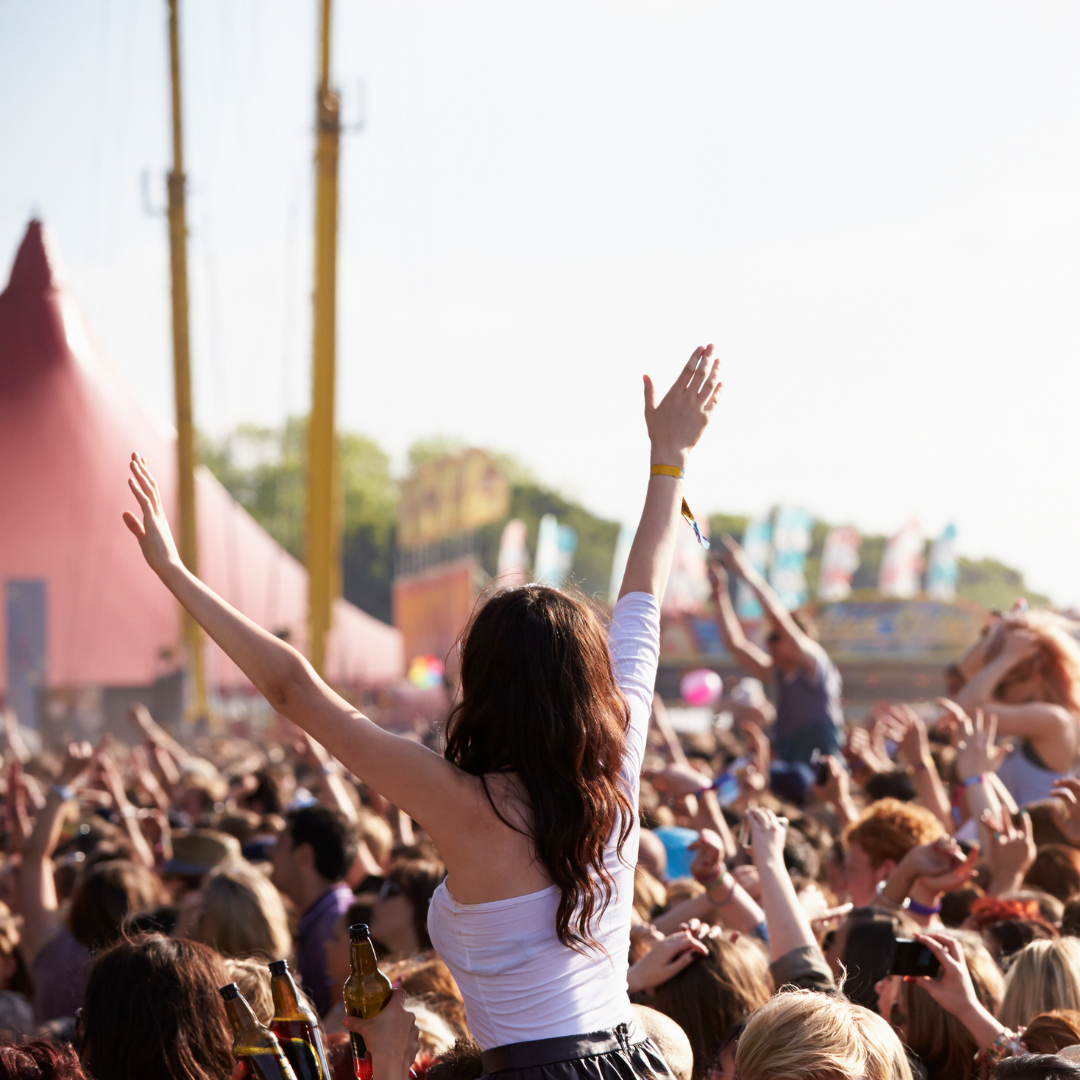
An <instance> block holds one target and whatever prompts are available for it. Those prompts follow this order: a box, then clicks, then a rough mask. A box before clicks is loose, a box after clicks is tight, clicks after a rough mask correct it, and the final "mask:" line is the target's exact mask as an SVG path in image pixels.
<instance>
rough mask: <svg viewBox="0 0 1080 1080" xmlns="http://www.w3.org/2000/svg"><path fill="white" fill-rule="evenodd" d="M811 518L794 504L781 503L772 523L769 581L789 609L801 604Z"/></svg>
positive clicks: (804, 596)
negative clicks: (774, 521) (785, 504)
mask: <svg viewBox="0 0 1080 1080" xmlns="http://www.w3.org/2000/svg"><path fill="white" fill-rule="evenodd" d="M813 524H814V519H813V518H812V517H811V516H810V515H809V514H808V513H807V512H806V511H805V510H800V509H799V508H798V507H796V506H781V507H780V508H779V509H778V510H777V511H776V524H775V525H774V526H773V557H772V566H771V567H770V569H769V584H770V585H771V586H772V587H773V589H774V590H775V591H776V594H777V596H779V597H780V602H781V603H782V604H783V605H784V607H786V608H787V609H788V610H789V611H791V610H792V609H793V608H797V607H802V605H803V604H805V603H806V601H807V600H808V599H809V596H808V595H807V592H806V554H807V552H808V551H809V550H810V526H811V525H813Z"/></svg>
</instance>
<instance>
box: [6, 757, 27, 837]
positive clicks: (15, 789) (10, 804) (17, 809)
mask: <svg viewBox="0 0 1080 1080" xmlns="http://www.w3.org/2000/svg"><path fill="white" fill-rule="evenodd" d="M26 804H27V789H26V780H25V779H24V777H23V767H22V762H21V761H20V760H19V759H18V758H17V757H16V758H15V759H14V760H13V761H12V762H11V764H10V765H9V766H8V770H7V797H6V798H5V799H4V822H5V826H6V831H7V853H8V855H9V856H11V855H21V854H22V849H23V847H24V845H25V844H26V840H27V838H28V837H29V835H30V830H31V828H32V826H31V823H30V815H29V813H28V812H27V808H26Z"/></svg>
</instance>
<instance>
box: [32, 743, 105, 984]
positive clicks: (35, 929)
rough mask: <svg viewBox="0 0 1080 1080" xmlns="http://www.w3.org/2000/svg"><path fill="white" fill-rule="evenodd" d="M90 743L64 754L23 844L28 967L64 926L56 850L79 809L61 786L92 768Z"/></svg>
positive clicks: (70, 784)
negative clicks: (54, 860)
mask: <svg viewBox="0 0 1080 1080" xmlns="http://www.w3.org/2000/svg"><path fill="white" fill-rule="evenodd" d="M91 760H92V751H91V749H90V744H89V743H72V744H71V745H70V746H69V747H68V749H67V754H66V755H65V757H64V763H63V765H62V766H61V770H60V780H59V783H58V785H57V786H56V787H53V788H51V789H50V791H49V794H48V796H47V798H46V799H45V806H44V808H43V809H42V810H41V812H40V813H39V814H38V816H37V821H36V822H35V823H34V831H33V832H32V833H31V834H30V836H29V838H28V839H27V841H26V844H25V845H24V847H23V856H22V867H21V870H20V874H19V903H20V906H21V914H22V917H23V928H22V941H21V942H20V946H19V947H20V948H21V950H22V954H23V957H24V959H25V960H26V963H27V966H30V965H32V964H33V962H34V959H35V957H36V956H37V954H38V953H39V952H41V950H42V949H43V948H44V947H45V946H46V945H47V944H48V943H49V942H50V941H51V940H52V939H53V938H54V937H55V936H56V934H57V932H58V931H59V930H60V928H61V926H62V925H63V923H62V921H61V918H60V902H59V900H58V899H57V896H56V883H55V881H54V880H53V864H52V857H53V852H55V851H56V847H57V845H58V844H59V843H60V832H61V830H62V829H63V827H64V822H65V821H66V820H67V816H68V814H69V813H72V812H77V810H78V806H77V804H76V803H75V801H74V800H69V799H64V798H62V797H61V795H60V793H59V791H58V790H57V788H58V787H59V788H63V787H74V786H75V785H76V784H78V783H79V782H80V781H81V780H82V777H83V776H84V775H85V773H86V770H87V769H88V768H89V767H90V763H91Z"/></svg>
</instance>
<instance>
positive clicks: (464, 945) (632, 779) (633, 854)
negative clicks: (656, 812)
mask: <svg viewBox="0 0 1080 1080" xmlns="http://www.w3.org/2000/svg"><path fill="white" fill-rule="evenodd" d="M609 644H610V647H611V656H612V663H613V666H614V671H615V679H616V682H617V683H618V685H619V688H620V689H621V690H622V692H623V693H624V694H625V695H626V697H627V700H628V701H629V703H630V730H629V732H628V733H627V739H626V756H625V758H624V760H623V767H622V778H623V782H624V783H625V784H626V786H627V791H628V794H629V795H630V798H631V802H632V804H633V807H634V822H633V827H632V830H631V833H630V836H629V838H628V839H627V841H626V843H625V844H624V845H623V851H622V860H620V859H619V858H618V856H617V854H616V850H615V837H612V839H611V840H609V842H608V847H607V851H606V852H605V855H604V864H605V866H606V867H607V868H608V870H609V871H610V872H611V875H612V877H613V878H614V879H615V895H614V896H613V897H612V899H611V903H610V904H608V906H607V910H606V911H605V912H604V914H603V915H602V916H601V918H600V920H599V922H598V923H597V924H596V925H595V926H594V929H593V933H594V936H595V937H596V939H597V940H598V941H599V942H600V943H601V945H603V947H604V948H605V949H606V950H607V955H606V956H605V955H604V954H603V953H602V952H597V951H590V952H587V953H585V954H584V955H583V954H581V953H579V952H575V951H574V950H573V949H570V948H568V947H567V946H565V945H563V944H562V943H561V942H560V941H559V939H558V937H557V936H556V934H555V913H556V910H557V909H558V906H559V889H558V886H555V885H552V886H550V887H549V888H546V889H542V890H541V891H540V892H535V893H527V894H526V895H524V896H514V897H511V898H510V899H508V900H493V901H491V902H490V903H487V904H459V903H458V902H457V901H456V900H455V899H454V898H453V897H452V896H451V895H450V892H449V890H448V889H447V888H446V883H445V881H444V882H443V883H442V884H441V885H440V886H439V887H438V888H437V889H436V890H435V895H434V896H433V897H432V898H431V905H430V907H429V908H428V933H429V934H430V936H431V941H432V943H433V944H434V946H435V948H436V950H438V953H439V956H440V957H442V959H443V962H444V963H445V964H446V966H447V967H448V968H449V969H450V971H451V973H452V974H453V976H454V978H455V979H456V980H457V984H458V986H459V987H460V988H461V995H462V997H463V998H464V1000H465V1013H466V1016H467V1017H468V1020H469V1028H470V1029H471V1031H472V1033H473V1035H474V1036H475V1038H476V1041H477V1042H478V1043H479V1044H480V1046H481V1048H482V1049H484V1050H490V1049H491V1048H492V1047H494V1046H506V1045H507V1044H509V1043H516V1042H529V1041H531V1040H533V1039H552V1038H558V1037H559V1036H563V1035H585V1034H588V1033H589V1032H592V1031H601V1030H603V1029H605V1028H611V1027H615V1026H616V1025H617V1024H622V1023H629V1022H630V1020H631V1019H632V1013H631V1011H630V999H629V998H628V997H627V993H626V968H627V954H628V952H629V948H630V912H631V909H632V907H633V900H634V865H635V864H636V863H637V852H638V821H637V805H638V785H639V778H640V773H641V762H642V758H643V756H644V753H645V735H646V732H647V730H648V726H649V714H650V712H651V711H652V695H653V687H654V685H655V682H656V666H657V662H658V660H659V655H660V606H659V604H658V603H657V601H656V597H654V596H651V595H649V594H648V593H630V594H628V595H627V596H624V597H623V598H622V599H621V600H620V601H619V602H618V604H616V605H615V614H614V616H613V618H612V622H611V633H610V636H609Z"/></svg>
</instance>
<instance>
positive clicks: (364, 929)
mask: <svg viewBox="0 0 1080 1080" xmlns="http://www.w3.org/2000/svg"><path fill="white" fill-rule="evenodd" d="M370 936H371V933H370V931H369V930H368V926H367V923H362V922H358V923H353V924H352V926H350V927H349V940H350V941H366V940H367V939H368V938H369V937H370Z"/></svg>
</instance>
